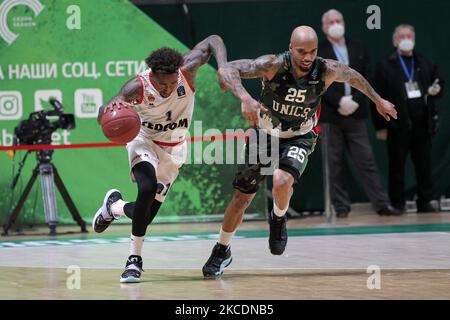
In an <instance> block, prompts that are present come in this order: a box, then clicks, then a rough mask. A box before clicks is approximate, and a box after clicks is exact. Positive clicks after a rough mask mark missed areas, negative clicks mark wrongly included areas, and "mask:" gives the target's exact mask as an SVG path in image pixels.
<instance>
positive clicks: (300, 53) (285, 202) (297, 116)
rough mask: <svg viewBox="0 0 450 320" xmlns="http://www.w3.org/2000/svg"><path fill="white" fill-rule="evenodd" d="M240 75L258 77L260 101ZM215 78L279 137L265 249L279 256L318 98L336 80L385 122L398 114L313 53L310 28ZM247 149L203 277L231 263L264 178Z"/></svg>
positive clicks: (254, 120)
mask: <svg viewBox="0 0 450 320" xmlns="http://www.w3.org/2000/svg"><path fill="white" fill-rule="evenodd" d="M241 78H261V80H262V93H261V98H260V101H259V102H258V101H256V100H254V99H253V98H252V97H251V96H250V95H249V93H248V92H247V91H246V90H245V88H244V87H243V85H242V82H241ZM219 81H220V84H221V86H222V88H223V89H225V90H231V92H232V93H233V94H234V95H235V96H236V97H237V98H239V99H240V100H241V109H242V115H243V116H244V118H245V119H246V120H247V122H249V124H251V125H254V126H255V127H256V130H259V131H263V132H264V133H265V134H269V135H271V136H276V137H278V138H279V154H278V156H279V158H278V168H277V169H275V171H274V172H273V189H272V194H273V198H274V203H273V207H274V209H273V210H272V212H271V213H270V215H269V226H270V236H269V248H270V251H271V253H272V254H274V255H281V254H282V253H283V252H284V250H285V247H286V243H287V238H288V237H287V230H286V221H287V217H286V211H287V208H288V206H289V200H290V198H291V196H292V192H293V189H292V186H293V185H294V183H296V182H297V181H298V179H299V177H300V176H301V174H302V173H303V171H304V169H305V167H306V163H307V160H308V156H309V155H310V154H311V153H312V152H313V150H314V146H315V143H316V139H317V131H316V130H315V126H316V125H317V122H318V117H319V112H320V109H319V108H320V100H321V96H322V95H323V94H324V93H325V91H326V90H327V88H328V87H329V86H330V85H331V84H332V83H333V82H335V81H336V82H347V83H349V84H350V85H351V86H352V87H354V88H356V89H358V90H359V91H361V92H363V93H364V94H365V95H366V96H367V97H369V98H370V99H371V100H372V101H373V102H374V103H375V105H376V108H377V111H378V112H379V113H380V114H381V115H383V116H384V118H385V119H386V120H387V121H389V119H390V118H389V117H390V116H391V117H393V118H394V119H396V118H397V112H396V111H395V109H394V105H392V104H391V103H390V102H389V101H387V100H384V99H382V98H381V97H380V96H379V95H378V94H377V93H376V92H375V90H374V89H373V88H372V87H371V86H370V84H369V83H368V82H367V80H366V79H364V78H363V77H362V76H361V74H359V73H358V72H357V71H355V70H353V69H351V68H349V67H348V66H346V65H344V64H342V63H340V62H338V61H336V60H330V59H322V58H320V57H317V35H316V32H315V31H314V29H312V28H311V27H308V26H301V27H298V28H296V29H295V30H294V31H293V32H292V35H291V40H290V45H289V51H286V52H285V53H282V54H279V55H265V56H261V57H259V58H257V59H254V60H251V59H244V60H237V61H233V62H230V63H228V64H227V65H226V67H225V68H222V69H221V70H220V71H219ZM268 140H270V139H268ZM258 141H259V140H257V141H250V142H249V144H252V143H256V144H258ZM249 147H250V146H249V145H248V146H247V147H246V152H247V154H246V163H245V164H244V165H242V166H241V167H240V168H239V169H238V172H237V174H236V177H235V179H234V181H233V186H234V188H235V190H234V193H233V197H232V199H231V202H230V203H229V204H228V207H227V209H226V210H225V216H224V221H223V223H222V228H221V230H220V235H219V240H218V242H217V243H216V245H215V246H214V248H213V250H212V253H211V256H210V258H209V259H208V261H207V262H206V264H205V265H204V266H203V270H202V271H203V275H204V276H205V278H216V277H220V276H221V275H222V273H223V270H224V268H225V267H227V266H228V265H229V264H230V263H231V260H232V257H231V250H230V242H231V238H232V237H233V235H234V233H235V232H236V229H237V227H238V226H239V225H240V223H241V222H242V219H243V216H244V211H245V209H246V208H247V207H248V205H249V204H250V202H251V201H252V200H253V198H254V196H255V194H256V191H257V190H258V186H259V184H260V182H262V181H263V179H264V177H265V176H264V175H262V174H261V168H262V167H263V165H261V164H259V163H258V164H257V165H252V164H250V163H249V162H248V159H249V156H248V150H249V149H251V148H249ZM258 147H259V148H260V149H262V147H260V146H258ZM258 152H260V151H259V150H258Z"/></svg>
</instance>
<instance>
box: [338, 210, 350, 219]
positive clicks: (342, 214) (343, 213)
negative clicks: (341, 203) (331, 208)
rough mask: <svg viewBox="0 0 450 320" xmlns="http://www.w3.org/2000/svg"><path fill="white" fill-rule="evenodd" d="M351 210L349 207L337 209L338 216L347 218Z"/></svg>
mask: <svg viewBox="0 0 450 320" xmlns="http://www.w3.org/2000/svg"><path fill="white" fill-rule="evenodd" d="M349 213H350V210H348V209H338V210H336V218H347V217H348V214H349Z"/></svg>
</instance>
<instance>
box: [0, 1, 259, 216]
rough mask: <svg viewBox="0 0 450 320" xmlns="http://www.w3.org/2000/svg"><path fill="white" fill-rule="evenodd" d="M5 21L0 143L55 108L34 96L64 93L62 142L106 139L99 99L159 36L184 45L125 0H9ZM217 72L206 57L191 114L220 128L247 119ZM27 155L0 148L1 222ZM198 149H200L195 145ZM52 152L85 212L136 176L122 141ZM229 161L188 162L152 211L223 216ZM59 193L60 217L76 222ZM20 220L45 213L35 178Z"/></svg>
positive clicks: (0, 50) (129, 189) (126, 189)
mask: <svg viewBox="0 0 450 320" xmlns="http://www.w3.org/2000/svg"><path fill="white" fill-rule="evenodd" d="M15 2H17V1H16V0H2V1H0V12H1V8H2V7H3V10H4V11H3V13H4V12H5V8H6V7H7V6H6V5H12V4H14V3H15ZM24 2H26V3H28V4H29V5H28V6H27V5H25V4H23V3H24ZM39 4H42V5H43V8H42V9H41V11H40V12H39V14H38V15H35V12H34V11H33V9H32V8H33V7H35V8H37V9H36V10H37V11H39V6H38V5H39ZM74 5H75V7H74ZM36 6H37V7H36ZM3 15H4V14H3ZM1 16H2V15H1V14H0V17H1ZM78 18H79V19H78ZM4 26H5V24H2V25H1V27H2V28H4V29H3V31H5V30H6V29H5V27H4ZM6 26H7V27H8V28H9V29H10V30H11V32H13V33H14V34H18V37H17V38H16V39H15V40H14V41H13V42H11V43H10V44H8V43H7V41H5V39H2V38H0V68H1V73H0V134H1V136H0V142H1V145H9V144H11V142H12V141H11V138H12V133H13V131H14V127H15V126H16V125H17V124H18V123H19V121H20V119H25V118H27V117H28V115H29V114H30V113H31V112H33V111H34V110H35V108H36V107H35V105H36V104H42V107H43V108H44V109H50V108H51V106H50V105H49V104H48V103H45V102H40V100H41V98H43V97H44V98H45V97H46V96H56V97H58V98H60V99H61V100H62V103H63V105H64V106H65V108H66V109H65V111H66V112H69V113H75V115H76V129H74V130H70V131H68V132H66V133H65V136H63V135H62V131H61V130H58V131H57V133H58V134H59V138H61V140H60V141H59V142H58V143H64V140H67V141H66V142H68V143H72V144H73V143H91V142H106V141H107V140H106V138H105V137H104V136H103V134H102V132H101V130H100V127H99V126H98V125H97V122H96V119H95V118H96V110H97V108H98V107H99V106H100V105H101V103H102V101H103V102H106V101H108V100H109V99H110V97H111V96H113V95H114V94H115V93H117V92H118V90H119V89H120V87H121V86H122V84H123V83H124V82H125V81H127V80H128V79H129V78H131V77H133V76H134V75H135V74H136V72H137V71H138V70H137V68H138V67H139V66H141V67H142V66H143V65H142V61H143V60H144V59H145V57H147V55H148V54H149V53H150V52H151V51H152V50H154V49H157V48H159V47H162V46H169V47H172V48H176V49H178V50H180V51H181V52H186V51H187V50H188V48H187V47H186V46H185V45H184V44H183V43H182V42H181V41H179V40H177V39H176V37H174V36H173V35H171V34H170V33H169V32H167V31H166V30H165V29H164V28H162V27H161V26H159V25H158V24H157V23H155V22H154V21H153V20H152V19H150V18H149V17H148V16H146V15H145V14H144V13H142V12H141V11H140V10H139V9H137V8H136V7H135V6H133V5H132V4H131V3H129V2H128V1H124V0H101V1H99V0H96V1H91V0H79V1H69V0H58V1H56V0H40V1H36V0H25V1H22V2H21V4H19V5H15V6H12V7H11V9H10V11H9V14H8V15H7V21H6ZM78 27H79V28H78ZM3 34H4V32H2V35H3ZM205 36H206V35H205ZM7 39H9V40H11V39H10V38H7ZM200 40H201V39H200ZM129 61H130V62H129ZM136 66H137V67H136ZM33 68H34V69H33ZM216 78H217V77H216V71H215V70H214V68H213V67H211V66H208V65H206V66H203V67H202V68H201V69H200V71H199V72H198V75H197V80H196V83H195V86H196V88H197V92H196V107H195V111H194V121H200V120H201V121H203V122H202V126H203V130H207V129H209V128H217V129H219V130H222V131H223V132H225V129H226V128H240V127H243V126H244V121H243V120H242V119H241V115H240V111H239V104H238V102H237V101H236V99H235V98H234V97H232V96H231V94H224V93H222V92H221V91H220V88H219V86H218V84H217V80H216ZM42 90H44V91H42ZM47 90H53V91H50V92H49V91H47ZM54 90H59V92H58V91H56V92H55V91H54ZM60 95H62V96H60ZM100 95H101V96H102V97H101V96H100ZM18 96H21V97H18ZM20 100H21V102H22V103H21V105H22V106H20ZM20 109H22V112H21V113H22V115H20ZM192 129H193V128H192ZM191 131H192V130H191ZM191 134H192V135H193V134H194V132H192V133H191ZM64 137H65V138H64ZM207 145H209V143H206V142H205V143H203V147H206V146H207ZM192 150H193V149H192ZM23 155H24V152H23V151H22V152H19V153H17V154H16V159H15V161H12V160H11V159H10V158H8V157H7V156H6V152H0V177H1V178H0V194H1V195H2V197H0V220H1V221H2V222H4V221H5V219H6V218H7V217H8V216H9V212H10V210H11V208H12V206H13V205H14V204H15V202H16V201H17V199H18V197H19V195H20V194H21V191H22V189H23V188H24V186H25V184H26V183H27V181H28V179H29V177H30V175H31V171H32V169H33V168H34V167H35V165H36V160H35V154H34V153H32V154H31V155H30V156H29V157H28V160H27V162H26V165H25V167H24V170H23V172H22V175H21V178H20V180H19V183H18V185H17V187H16V189H15V191H14V192H12V191H11V189H10V182H11V180H12V176H13V173H14V170H17V167H18V162H19V160H20V159H21V157H22V156H23ZM195 156H196V157H198V156H201V154H199V153H198V152H197V154H195ZM53 160H54V161H53V162H54V164H55V165H56V167H57V168H58V170H59V173H60V175H61V177H62V179H63V181H64V182H65V184H66V187H67V188H68V191H69V193H70V194H71V196H72V198H73V199H74V202H75V204H76V206H77V207H78V209H79V211H80V213H81V215H82V216H83V217H84V218H85V219H86V220H87V221H88V222H90V220H91V218H92V216H93V214H94V213H95V211H96V210H97V208H98V207H99V206H100V205H101V203H102V202H103V196H104V194H105V192H106V191H107V190H108V189H110V188H113V187H114V188H118V189H120V190H121V191H122V192H123V195H124V198H125V199H126V200H132V199H134V198H135V195H136V185H135V184H131V182H130V176H129V167H128V159H127V153H126V150H125V148H123V147H114V148H97V149H93V148H88V149H69V150H56V151H55V153H54V156H53ZM234 170H235V167H234V165H206V164H200V165H198V164H188V165H185V166H184V167H183V168H182V169H181V171H180V175H179V178H178V180H177V181H176V183H175V184H174V185H173V186H172V188H171V191H170V194H169V196H168V198H167V200H166V202H165V204H164V205H163V206H162V208H161V211H160V214H159V216H158V218H157V220H156V221H186V220H207V219H221V218H222V216H223V212H224V210H225V206H226V204H227V202H228V200H229V199H230V197H231V192H232V187H231V181H232V177H233V174H234ZM55 190H56V189H55ZM56 193H57V196H58V208H59V218H60V222H61V223H73V221H72V218H71V217H70V215H69V213H68V211H67V209H66V207H65V205H64V203H63V202H62V199H61V198H60V195H59V193H58V192H56ZM265 208H266V201H265V198H264V196H263V193H262V192H260V193H259V194H258V197H257V198H256V199H255V201H254V203H253V205H252V207H251V208H250V210H249V216H250V217H254V218H257V217H262V216H263V215H264V214H265ZM123 221H125V222H129V220H127V219H123ZM18 222H23V223H30V224H33V223H43V222H44V214H43V208H42V200H41V190H40V183H39V180H38V181H37V182H36V183H35V185H34V188H33V190H32V192H31V194H30V196H29V197H28V200H27V202H26V204H25V207H24V209H23V212H22V214H21V215H20V217H19V219H18Z"/></svg>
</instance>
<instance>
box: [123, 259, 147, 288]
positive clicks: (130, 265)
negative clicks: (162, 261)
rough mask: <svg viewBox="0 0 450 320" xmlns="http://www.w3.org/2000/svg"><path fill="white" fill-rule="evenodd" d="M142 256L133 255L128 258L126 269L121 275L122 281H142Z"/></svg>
mask: <svg viewBox="0 0 450 320" xmlns="http://www.w3.org/2000/svg"><path fill="white" fill-rule="evenodd" d="M143 271H144V270H143V269H142V258H141V256H135V255H131V256H129V257H128V259H127V263H126V265H125V271H124V272H123V273H122V275H121V276H120V282H122V283H137V282H140V281H141V273H142V272H143Z"/></svg>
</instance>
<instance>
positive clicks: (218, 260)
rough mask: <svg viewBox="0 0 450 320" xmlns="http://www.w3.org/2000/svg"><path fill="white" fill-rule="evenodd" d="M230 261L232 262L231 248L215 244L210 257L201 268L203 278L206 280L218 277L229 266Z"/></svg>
mask: <svg viewBox="0 0 450 320" xmlns="http://www.w3.org/2000/svg"><path fill="white" fill-rule="evenodd" d="M231 261H233V258H232V257H231V246H229V245H228V246H225V245H223V244H220V243H216V245H215V246H214V248H213V250H212V253H211V256H210V257H209V259H208V261H206V263H205V265H204V266H203V269H202V272H203V276H204V277H205V278H207V279H215V278H218V277H220V276H221V275H222V274H223V270H224V269H225V268H226V267H228V266H229V265H230V263H231Z"/></svg>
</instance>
